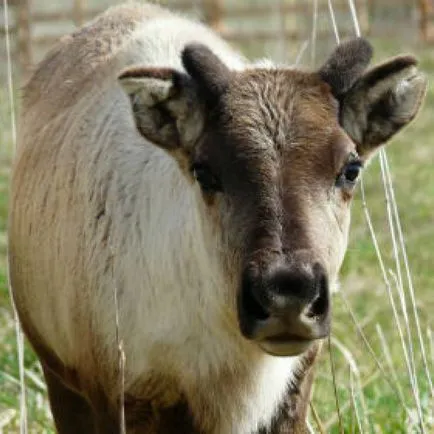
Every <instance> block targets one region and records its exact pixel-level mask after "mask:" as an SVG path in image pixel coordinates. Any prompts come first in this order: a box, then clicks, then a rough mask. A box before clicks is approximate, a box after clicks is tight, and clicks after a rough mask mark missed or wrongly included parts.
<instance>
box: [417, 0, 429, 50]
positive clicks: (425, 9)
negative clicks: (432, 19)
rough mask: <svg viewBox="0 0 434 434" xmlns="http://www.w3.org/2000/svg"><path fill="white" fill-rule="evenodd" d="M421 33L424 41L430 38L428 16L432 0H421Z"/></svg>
mask: <svg viewBox="0 0 434 434" xmlns="http://www.w3.org/2000/svg"><path fill="white" fill-rule="evenodd" d="M418 3H419V33H420V37H421V39H422V41H423V42H427V41H428V39H429V35H428V31H429V29H428V25H429V20H428V16H429V13H430V9H431V7H430V1H429V0H419V2H418Z"/></svg>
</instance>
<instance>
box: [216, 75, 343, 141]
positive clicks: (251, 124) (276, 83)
mask: <svg viewBox="0 0 434 434" xmlns="http://www.w3.org/2000/svg"><path fill="white" fill-rule="evenodd" d="M221 103H222V104H221V111H222V115H223V118H224V119H225V120H226V122H227V123H228V125H227V126H228V127H230V128H231V132H232V133H233V134H235V135H236V136H238V137H240V138H241V137H243V136H244V137H245V135H246V134H248V135H249V136H250V135H253V136H254V137H257V138H258V140H259V142H260V143H257V145H258V146H261V147H262V146H264V145H266V143H267V142H268V143H270V144H271V143H272V144H273V146H274V147H276V148H277V149H279V148H284V147H285V146H288V145H289V144H293V145H294V144H296V143H297V142H300V141H302V140H304V139H306V140H309V139H313V138H315V137H317V136H318V135H324V134H327V133H329V134H330V133H332V131H333V130H335V129H337V128H338V127H339V126H338V116H337V114H338V105H337V101H336V100H335V99H334V98H333V96H332V94H331V92H330V87H329V86H328V85H327V84H326V83H325V82H324V81H323V80H321V79H320V78H319V77H318V75H316V74H312V73H306V72H301V71H294V70H273V69H263V70H262V69H258V70H250V71H245V72H242V73H239V74H236V75H235V77H233V80H232V81H231V84H230V86H229V87H228V89H227V91H226V93H225V94H224V96H223V97H222V99H221ZM251 145H252V143H250V146H251Z"/></svg>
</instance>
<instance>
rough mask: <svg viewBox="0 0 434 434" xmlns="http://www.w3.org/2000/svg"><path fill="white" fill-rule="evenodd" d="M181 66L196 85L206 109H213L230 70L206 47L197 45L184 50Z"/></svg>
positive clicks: (228, 79) (193, 44)
mask: <svg viewBox="0 0 434 434" xmlns="http://www.w3.org/2000/svg"><path fill="white" fill-rule="evenodd" d="M182 64H183V65H184V68H185V70H186V71H187V72H188V74H189V75H190V76H191V77H192V78H193V80H194V82H195V83H196V84H197V86H198V90H199V92H200V94H201V98H202V99H203V100H204V102H205V103H206V104H207V107H208V108H209V109H213V108H214V107H215V105H216V104H217V102H218V100H219V99H220V97H221V95H222V94H223V93H224V92H225V91H226V89H227V87H228V85H229V81H230V78H231V74H232V73H231V71H230V69H229V68H228V67H227V66H226V65H225V64H224V63H223V62H222V61H221V60H220V59H219V58H218V57H217V56H216V55H215V54H214V53H213V52H212V51H211V50H210V49H209V48H208V47H206V46H205V45H202V44H198V43H191V44H188V45H187V46H186V47H185V48H184V50H183V52H182Z"/></svg>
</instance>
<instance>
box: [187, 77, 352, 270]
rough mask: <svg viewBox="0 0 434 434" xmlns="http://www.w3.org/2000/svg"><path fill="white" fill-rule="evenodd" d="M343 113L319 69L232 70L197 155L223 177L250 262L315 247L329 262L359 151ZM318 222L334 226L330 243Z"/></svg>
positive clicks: (225, 201) (225, 198)
mask: <svg viewBox="0 0 434 434" xmlns="http://www.w3.org/2000/svg"><path fill="white" fill-rule="evenodd" d="M337 113H338V107H337V101H336V100H335V99H334V98H333V96H332V94H331V92H330V88H329V86H328V85H327V84H326V83H324V81H322V80H321V79H320V78H319V77H318V76H317V75H316V74H311V73H305V72H299V71H293V70H250V71H245V72H242V73H239V74H236V75H235V74H234V75H233V77H232V79H231V82H230V84H229V86H228V88H227V91H226V92H225V93H224V94H223V95H222V97H221V100H220V104H219V105H218V107H216V109H215V110H214V111H213V113H212V114H211V115H210V117H209V119H208V122H207V124H206V127H205V130H206V135H205V139H204V141H203V142H202V144H201V145H199V146H198V147H197V148H196V150H195V151H196V152H195V154H194V156H193V158H194V159H195V161H200V162H204V163H206V164H207V165H208V166H209V167H210V170H211V171H212V172H213V173H214V174H215V176H217V177H218V178H219V179H220V180H221V182H222V186H223V194H221V197H220V203H221V206H223V207H224V208H225V209H226V210H229V211H228V212H229V213H230V212H231V211H230V210H234V211H233V213H234V215H233V219H231V223H230V227H231V229H230V231H231V232H233V237H232V243H231V244H233V246H238V249H239V248H240V245H241V246H242V247H241V249H242V250H243V251H242V252H241V253H242V255H243V256H244V262H245V263H248V262H250V261H254V262H255V263H257V264H258V265H259V266H260V267H261V265H260V263H263V266H264V267H266V265H267V264H268V263H269V262H270V261H272V259H273V258H274V259H275V258H278V257H279V256H281V255H282V254H283V255H288V254H289V253H288V252H291V251H294V250H299V249H300V250H301V249H303V250H308V251H313V250H315V251H316V252H317V254H318V258H317V259H320V260H321V262H322V263H325V264H326V263H327V262H329V260H330V258H329V257H324V258H321V251H323V252H326V253H327V252H330V251H331V250H332V249H333V243H336V238H337V237H339V236H340V234H339V232H340V230H339V227H337V224H336V219H335V218H333V215H339V214H340V213H341V211H342V210H345V209H346V208H347V207H346V201H345V200H344V198H343V196H342V195H341V193H340V192H336V191H334V190H335V185H334V184H335V180H336V177H337V175H338V174H339V173H340V171H341V170H342V167H343V166H344V164H345V163H346V161H347V159H348V156H349V155H350V153H351V152H355V146H354V144H353V143H352V141H351V140H350V139H348V137H347V136H346V134H345V133H344V132H343V130H342V129H341V127H340V125H339V123H338V114H337ZM235 210H236V211H235ZM330 216H332V219H331V221H330ZM313 217H315V221H313ZM345 223H346V222H342V225H343V226H345ZM312 225H313V226H315V225H318V226H319V227H321V228H323V229H324V227H327V228H328V229H329V230H328V231H326V232H327V233H329V234H330V235H331V237H332V239H331V240H330V241H331V242H330V241H329V240H326V239H324V236H322V237H321V238H318V233H317V231H316V230H315V228H314V227H312ZM289 256H290V254H289ZM336 268H337V266H336V265H334V266H333V267H331V270H333V271H334V270H335V269H336Z"/></svg>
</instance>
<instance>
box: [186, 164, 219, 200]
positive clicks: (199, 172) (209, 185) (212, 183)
mask: <svg viewBox="0 0 434 434" xmlns="http://www.w3.org/2000/svg"><path fill="white" fill-rule="evenodd" d="M190 170H191V172H192V174H193V176H194V177H195V179H196V181H197V182H198V183H199V184H200V186H201V188H202V190H203V191H204V192H205V193H215V192H218V191H221V190H222V186H221V183H220V180H219V179H218V178H217V177H216V176H215V175H214V174H213V173H212V172H211V169H210V167H209V166H208V165H207V164H205V163H195V164H193V165H192V166H191V169H190Z"/></svg>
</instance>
